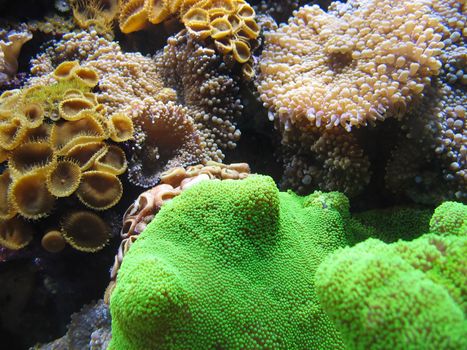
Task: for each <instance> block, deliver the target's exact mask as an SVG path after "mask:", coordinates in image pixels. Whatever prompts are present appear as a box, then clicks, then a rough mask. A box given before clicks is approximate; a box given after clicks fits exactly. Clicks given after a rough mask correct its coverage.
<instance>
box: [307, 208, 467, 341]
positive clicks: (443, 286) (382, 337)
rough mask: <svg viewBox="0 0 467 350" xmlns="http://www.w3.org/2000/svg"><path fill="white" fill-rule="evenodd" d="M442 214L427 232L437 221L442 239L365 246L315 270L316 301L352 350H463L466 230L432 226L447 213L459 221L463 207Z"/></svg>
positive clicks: (430, 235) (367, 243) (330, 258)
mask: <svg viewBox="0 0 467 350" xmlns="http://www.w3.org/2000/svg"><path fill="white" fill-rule="evenodd" d="M459 207H463V209H464V211H463V215H462V214H461V213H462V210H459V209H460V208H459ZM440 208H442V210H439V209H440ZM440 208H438V209H437V210H436V211H435V214H434V215H433V219H432V225H431V229H433V224H434V222H433V220H435V221H436V226H437V229H438V230H439V228H440V227H443V230H441V234H442V236H440V235H437V234H434V233H428V234H425V235H422V236H420V237H419V238H416V239H415V240H413V241H410V242H406V241H402V240H400V241H398V242H396V243H391V244H385V243H383V242H381V241H379V240H377V239H373V238H371V239H368V240H366V241H365V242H363V243H359V244H357V245H356V246H354V247H352V248H348V247H347V248H344V249H340V250H338V251H336V252H334V253H333V254H331V255H329V256H328V257H327V258H326V259H325V260H324V262H323V263H322V264H321V265H320V266H319V268H318V270H317V272H316V275H315V281H316V292H317V295H318V297H319V299H320V301H321V305H322V307H323V309H324V310H325V311H326V312H327V314H328V315H329V317H330V318H331V319H332V320H333V321H334V322H335V325H336V327H337V328H338V329H339V331H340V332H341V334H342V337H343V338H344V341H345V342H346V344H347V345H348V347H349V348H350V349H465V348H467V327H466V325H467V321H466V318H465V313H466V310H467V306H466V304H467V300H466V295H467V288H466V284H465V270H466V268H467V266H466V261H465V256H466V254H467V230H464V231H463V232H457V231H458V230H457V229H458V225H449V223H447V224H446V225H444V226H443V225H441V224H438V223H439V222H441V221H442V220H443V218H442V217H441V216H444V217H445V218H446V217H448V216H450V215H449V212H451V214H452V215H453V216H454V215H455V216H456V217H457V218H458V219H459V218H460V219H462V220H464V221H465V219H466V212H465V209H466V208H467V207H466V206H465V205H462V204H458V207H457V206H455V205H448V206H445V205H442V206H441V207H440ZM441 212H443V213H441ZM460 216H463V218H462V217H460ZM462 220H461V221H462ZM460 226H461V225H460ZM464 227H465V226H464Z"/></svg>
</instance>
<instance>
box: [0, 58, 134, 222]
mask: <svg viewBox="0 0 467 350" xmlns="http://www.w3.org/2000/svg"><path fill="white" fill-rule="evenodd" d="M47 79H49V80H50V81H49V83H48V84H39V81H38V80H35V81H34V82H31V81H30V82H29V85H28V86H27V87H25V88H23V89H22V90H12V91H6V92H4V93H3V94H2V95H1V96H0V140H1V141H2V142H1V144H0V150H1V153H2V154H3V159H2V160H3V161H6V163H7V164H6V165H7V168H6V169H7V170H5V171H4V172H3V173H2V174H1V177H0V179H1V181H0V195H1V196H2V198H3V201H2V205H1V206H0V220H9V219H11V218H13V217H14V216H15V215H19V216H22V217H24V218H27V219H40V218H42V217H45V216H47V215H49V214H50V213H51V212H52V210H53V208H54V206H55V202H56V199H57V198H60V197H69V196H71V195H72V194H74V193H76V195H77V197H78V199H79V200H80V201H82V202H83V203H84V204H85V205H87V206H89V207H91V208H93V209H96V210H104V209H107V208H109V207H111V206H113V205H115V204H116V203H117V202H118V201H119V199H120V197H121V194H122V185H121V182H120V180H119V179H118V178H117V175H120V174H122V173H124V172H125V171H126V169H127V161H126V156H125V153H124V152H123V150H122V149H121V148H119V147H118V146H117V145H116V144H108V142H107V140H108V139H109V138H111V135H117V134H118V135H120V140H113V141H114V142H119V141H121V140H124V139H125V140H128V139H129V138H131V137H132V135H130V133H132V132H133V124H132V120H131V119H130V118H129V117H124V116H123V115H122V114H121V115H120V116H119V117H118V119H116V120H120V122H119V124H118V123H117V124H118V125H120V126H119V127H118V128H119V129H118V130H115V128H116V126H115V122H114V119H113V118H111V117H108V116H107V111H106V108H105V107H104V106H103V105H102V104H100V103H99V102H98V101H97V98H96V96H95V95H94V94H93V93H92V92H90V90H91V89H92V88H93V87H94V86H95V85H96V84H97V82H98V74H97V72H96V71H95V70H94V69H92V68H89V67H81V66H80V65H79V63H78V62H77V61H65V62H63V63H62V64H60V65H59V66H58V67H57V68H56V69H55V70H54V71H53V72H52V73H51V74H49V76H48V77H47ZM114 139H115V137H114ZM96 174H97V175H98V176H97V175H96ZM3 223H4V221H2V224H3Z"/></svg>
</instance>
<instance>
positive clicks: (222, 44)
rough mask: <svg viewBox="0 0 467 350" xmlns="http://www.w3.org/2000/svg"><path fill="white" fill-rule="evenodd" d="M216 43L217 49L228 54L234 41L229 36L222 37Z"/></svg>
mask: <svg viewBox="0 0 467 350" xmlns="http://www.w3.org/2000/svg"><path fill="white" fill-rule="evenodd" d="M214 45H216V48H217V50H218V51H219V52H220V53H221V54H223V55H226V54H228V53H229V52H232V43H231V41H230V40H229V39H228V38H227V39H226V38H221V39H218V40H215V41H214Z"/></svg>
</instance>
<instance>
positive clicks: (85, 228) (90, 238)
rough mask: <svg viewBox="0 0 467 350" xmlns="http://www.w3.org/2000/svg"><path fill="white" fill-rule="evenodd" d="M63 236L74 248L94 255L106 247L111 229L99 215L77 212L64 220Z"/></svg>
mask: <svg viewBox="0 0 467 350" xmlns="http://www.w3.org/2000/svg"><path fill="white" fill-rule="evenodd" d="M62 234H63V237H64V238H65V240H66V241H67V242H68V243H69V244H70V245H71V246H72V247H73V248H75V249H77V250H80V251H82V252H87V253H94V252H97V251H99V250H101V249H102V248H104V247H105V246H106V244H107V243H108V241H109V238H110V229H109V227H108V225H107V224H106V223H105V222H104V220H102V219H101V218H100V217H99V216H98V215H96V214H94V213H92V212H89V211H77V212H73V213H70V214H69V215H67V216H66V217H65V218H64V219H63V221H62Z"/></svg>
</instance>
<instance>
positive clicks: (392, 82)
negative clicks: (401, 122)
mask: <svg viewBox="0 0 467 350" xmlns="http://www.w3.org/2000/svg"><path fill="white" fill-rule="evenodd" d="M333 6H334V7H333ZM333 6H331V10H330V11H329V12H328V13H326V12H324V11H323V10H321V9H320V8H319V7H318V6H305V7H302V8H301V9H300V10H299V11H297V12H296V13H295V15H294V17H292V18H291V20H290V21H289V24H288V25H286V26H282V27H280V28H279V29H277V30H274V31H271V32H269V33H267V34H266V39H265V49H264V51H263V53H262V57H261V60H260V65H259V67H260V70H261V75H260V77H259V82H258V89H259V91H260V93H261V99H262V100H263V102H264V104H265V106H267V107H268V108H270V110H271V111H272V112H273V113H274V116H275V117H276V119H277V120H278V122H279V123H280V124H281V125H282V127H284V128H286V129H287V128H289V129H290V128H291V126H292V125H297V126H298V127H299V128H302V129H308V130H309V129H311V128H321V129H322V128H327V129H330V128H334V127H343V128H345V129H346V130H350V129H351V128H352V127H358V126H363V125H366V124H367V123H374V122H375V121H376V120H384V119H385V118H387V117H389V116H398V117H400V116H401V115H402V114H403V113H404V112H405V110H406V109H407V107H408V106H409V104H410V102H411V101H412V100H413V98H414V97H415V96H417V95H420V94H421V92H422V91H423V89H424V87H425V86H426V85H428V84H429V83H430V77H432V76H436V75H437V74H438V73H439V69H440V67H441V64H440V62H439V60H438V56H439V55H440V53H441V49H442V47H443V43H442V42H441V41H440V40H441V35H440V34H438V32H439V31H441V25H440V23H439V21H438V20H437V19H436V18H435V17H434V16H432V15H431V10H430V7H429V6H428V5H427V3H426V2H423V1H413V2H409V1H403V0H398V1H392V0H369V1H365V2H364V3H363V4H359V5H358V6H355V7H354V8H352V10H348V11H347V10H346V9H348V7H345V6H342V10H340V7H339V6H338V5H333Z"/></svg>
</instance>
